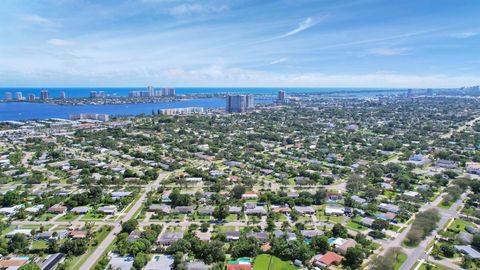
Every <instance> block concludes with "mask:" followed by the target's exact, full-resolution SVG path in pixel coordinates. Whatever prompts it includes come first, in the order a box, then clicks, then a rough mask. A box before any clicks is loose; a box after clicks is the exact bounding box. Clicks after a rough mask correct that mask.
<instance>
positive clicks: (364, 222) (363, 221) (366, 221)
mask: <svg viewBox="0 0 480 270" xmlns="http://www.w3.org/2000/svg"><path fill="white" fill-rule="evenodd" d="M374 221H375V219H373V218H369V217H364V218H362V219H360V223H361V224H362V225H364V226H366V227H369V228H370V227H372V224H373V222H374Z"/></svg>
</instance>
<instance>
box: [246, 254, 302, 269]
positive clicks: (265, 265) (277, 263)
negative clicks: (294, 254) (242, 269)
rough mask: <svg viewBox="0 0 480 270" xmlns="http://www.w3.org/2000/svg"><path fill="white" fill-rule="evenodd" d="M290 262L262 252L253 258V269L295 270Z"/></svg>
mask: <svg viewBox="0 0 480 270" xmlns="http://www.w3.org/2000/svg"><path fill="white" fill-rule="evenodd" d="M297 269H298V268H297V267H295V266H294V265H292V264H291V263H290V262H286V261H282V260H281V259H280V258H277V257H275V256H271V255H266V254H262V255H259V256H257V257H256V258H255V262H254V264H253V270H297Z"/></svg>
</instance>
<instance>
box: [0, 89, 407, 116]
mask: <svg viewBox="0 0 480 270" xmlns="http://www.w3.org/2000/svg"><path fill="white" fill-rule="evenodd" d="M40 90H48V91H49V97H50V98H58V97H59V95H60V92H61V91H65V93H66V97H67V98H85V97H89V95H90V91H104V92H105V94H106V95H108V96H118V97H126V96H128V92H130V91H136V90H146V89H145V87H143V88H142V87H128V88H127V87H124V88H122V87H110V88H105V87H103V88H102V87H95V88H93V87H88V88H71V87H70V88H69V87H62V88H48V87H47V88H0V99H3V98H4V96H5V92H11V93H12V96H13V97H14V98H15V93H16V92H22V94H23V96H24V97H27V95H28V94H35V95H36V96H37V97H38V96H39V94H40ZM279 90H285V91H286V93H287V95H288V94H289V93H336V94H335V95H340V96H342V95H345V96H375V95H379V94H381V95H390V94H401V93H404V92H405V90H400V89H390V90H389V89H376V88H176V93H177V95H186V94H209V93H210V94H211V93H225V92H229V93H250V94H265V95H267V96H266V97H262V98H258V97H257V98H255V102H256V103H257V104H261V103H272V102H273V100H274V99H275V97H276V93H277V92H278V91H279ZM269 95H270V96H269ZM184 107H204V108H205V109H212V108H224V107H225V100H224V99H220V98H193V99H190V100H184V101H172V102H158V103H141V104H120V105H55V104H45V103H29V102H7V103H2V102H0V121H6V120H35V119H38V120H40V119H48V118H68V117H69V115H70V114H75V113H104V114H109V115H112V116H125V115H139V114H151V113H152V111H155V112H156V111H157V110H159V109H165V108H184Z"/></svg>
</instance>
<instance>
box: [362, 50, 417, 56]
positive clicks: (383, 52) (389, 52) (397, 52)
mask: <svg viewBox="0 0 480 270" xmlns="http://www.w3.org/2000/svg"><path fill="white" fill-rule="evenodd" d="M409 51H410V49H409V48H375V49H371V50H370V54H374V55H380V56H395V55H405V54H407V53H408V52H409Z"/></svg>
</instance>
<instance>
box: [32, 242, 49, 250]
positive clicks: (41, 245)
mask: <svg viewBox="0 0 480 270" xmlns="http://www.w3.org/2000/svg"><path fill="white" fill-rule="evenodd" d="M47 248H48V243H47V241H44V240H35V241H33V242H32V249H47Z"/></svg>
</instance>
